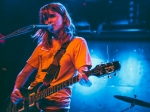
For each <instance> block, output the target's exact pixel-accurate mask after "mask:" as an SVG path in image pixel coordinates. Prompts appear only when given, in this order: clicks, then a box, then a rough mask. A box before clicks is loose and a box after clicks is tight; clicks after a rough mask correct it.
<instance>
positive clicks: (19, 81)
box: [14, 64, 35, 89]
mask: <svg viewBox="0 0 150 112" xmlns="http://www.w3.org/2000/svg"><path fill="white" fill-rule="evenodd" d="M34 70H35V68H33V67H32V66H31V65H29V64H26V66H25V67H24V68H23V69H22V71H21V72H20V73H19V74H18V76H17V78H16V82H15V86H14V89H20V88H21V87H22V86H24V84H25V83H26V81H27V79H28V78H29V76H30V75H31V74H32V72H33V71H34Z"/></svg>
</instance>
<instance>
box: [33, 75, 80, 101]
mask: <svg viewBox="0 0 150 112" xmlns="http://www.w3.org/2000/svg"><path fill="white" fill-rule="evenodd" d="M76 82H78V76H75V77H72V78H71V79H68V80H66V81H64V82H61V83H59V84H57V85H55V86H52V87H49V88H46V89H44V90H42V91H40V92H39V93H36V94H34V101H38V100H40V99H42V98H45V97H46V96H49V95H51V94H53V93H56V92H58V91H59V90H61V89H63V88H65V87H68V86H70V85H72V84H74V83H76Z"/></svg>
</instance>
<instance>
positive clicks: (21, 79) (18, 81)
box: [14, 73, 28, 89]
mask: <svg viewBox="0 0 150 112" xmlns="http://www.w3.org/2000/svg"><path fill="white" fill-rule="evenodd" d="M27 79H28V77H27V73H19V74H18V76H17V79H16V82H15V86H14V89H20V88H21V87H22V86H23V85H24V84H25V83H26V81H27Z"/></svg>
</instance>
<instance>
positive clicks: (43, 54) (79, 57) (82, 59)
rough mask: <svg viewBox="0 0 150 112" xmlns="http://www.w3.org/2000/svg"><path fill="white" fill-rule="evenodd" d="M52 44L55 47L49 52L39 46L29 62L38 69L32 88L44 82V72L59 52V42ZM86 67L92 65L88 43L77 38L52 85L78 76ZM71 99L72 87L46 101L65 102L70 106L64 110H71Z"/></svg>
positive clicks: (61, 62)
mask: <svg viewBox="0 0 150 112" xmlns="http://www.w3.org/2000/svg"><path fill="white" fill-rule="evenodd" d="M52 42H53V47H52V48H50V49H49V50H45V49H44V48H43V47H42V46H41V45H38V46H37V47H36V48H35V50H34V52H33V53H32V55H31V57H30V58H29V59H28V60H27V63H28V64H30V65H31V66H33V67H35V68H37V69H38V71H37V74H36V77H35V80H34V81H33V82H32V83H31V84H30V88H32V87H34V86H36V84H38V83H39V82H43V79H44V77H45V75H46V72H42V70H43V69H47V68H48V66H49V65H50V63H52V61H53V59H54V55H55V54H56V52H57V50H59V49H60V47H61V45H60V44H59V42H58V41H57V40H55V39H53V41H52ZM84 65H88V66H91V65H92V63H91V58H90V54H89V50H88V47H87V43H86V41H85V39H84V38H82V37H75V38H74V39H73V40H72V41H71V42H70V43H69V45H68V47H67V49H66V52H65V54H64V55H63V56H62V58H61V60H60V66H61V67H60V71H59V74H58V76H57V78H56V79H54V80H53V81H52V82H51V83H50V85H51V86H54V85H57V84H59V83H61V82H63V81H65V80H68V79H70V78H71V77H73V76H75V75H77V70H78V69H79V68H80V67H82V66H84ZM70 97H71V86H69V87H68V88H65V89H62V90H60V91H58V92H56V93H54V94H52V95H50V96H48V97H46V99H49V100H55V101H58V102H63V104H65V103H67V104H68V105H67V106H66V105H65V106H64V107H62V108H69V104H70ZM51 107H52V106H51Z"/></svg>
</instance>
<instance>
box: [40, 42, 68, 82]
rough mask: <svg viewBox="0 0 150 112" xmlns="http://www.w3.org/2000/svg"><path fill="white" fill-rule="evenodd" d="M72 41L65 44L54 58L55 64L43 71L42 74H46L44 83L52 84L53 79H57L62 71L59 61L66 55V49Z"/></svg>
mask: <svg viewBox="0 0 150 112" xmlns="http://www.w3.org/2000/svg"><path fill="white" fill-rule="evenodd" d="M69 43H70V41H69V42H66V43H64V44H63V45H62V46H61V48H60V49H59V50H58V51H57V53H56V54H55V56H54V60H53V62H52V63H51V64H50V65H49V67H48V68H47V69H44V70H42V72H46V75H45V77H44V82H51V81H52V80H53V79H56V78H57V76H58V73H59V70H60V64H59V61H60V59H61V57H62V56H63V55H64V54H65V52H66V48H67V47H68V45H69Z"/></svg>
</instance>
